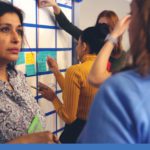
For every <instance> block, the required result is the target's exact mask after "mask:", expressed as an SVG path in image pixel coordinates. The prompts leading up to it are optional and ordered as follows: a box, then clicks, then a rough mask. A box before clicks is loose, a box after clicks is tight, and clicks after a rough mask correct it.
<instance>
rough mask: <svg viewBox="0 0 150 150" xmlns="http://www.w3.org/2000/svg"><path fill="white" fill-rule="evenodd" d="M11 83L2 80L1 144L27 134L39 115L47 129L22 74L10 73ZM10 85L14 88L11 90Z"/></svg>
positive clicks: (0, 97) (0, 83) (0, 104)
mask: <svg viewBox="0 0 150 150" xmlns="http://www.w3.org/2000/svg"><path fill="white" fill-rule="evenodd" d="M8 74H9V83H8V82H4V81H1V80H0V143H5V142H8V141H10V140H13V139H15V138H16V137H19V136H22V135H25V134H27V131H28V128H29V126H30V124H31V122H32V120H33V118H34V117H35V115H37V116H38V117H39V119H40V122H41V124H42V126H43V129H44V128H45V118H44V115H43V114H41V112H40V108H39V106H38V104H37V102H36V100H35V99H34V97H33V96H32V93H31V91H30V87H29V85H28V84H27V81H26V79H25V76H24V74H23V73H22V72H19V71H18V72H17V73H16V72H14V71H11V72H10V71H9V72H8ZM9 84H10V85H11V87H12V88H13V90H10V89H9V88H8V87H9Z"/></svg>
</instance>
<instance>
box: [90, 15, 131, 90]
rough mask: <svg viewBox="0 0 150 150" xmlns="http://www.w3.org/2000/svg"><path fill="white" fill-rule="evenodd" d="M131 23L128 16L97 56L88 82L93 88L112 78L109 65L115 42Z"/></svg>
mask: <svg viewBox="0 0 150 150" xmlns="http://www.w3.org/2000/svg"><path fill="white" fill-rule="evenodd" d="M129 22H130V16H126V17H124V18H123V19H122V20H120V21H119V22H118V24H117V25H116V27H115V29H114V30H113V31H112V33H111V34H110V36H109V38H108V40H107V42H106V43H105V45H104V46H103V47H102V49H101V50H100V52H99V54H98V55H97V57H96V60H95V62H94V63H93V66H92V68H91V71H90V73H89V76H88V81H89V83H90V84H92V85H93V86H96V87H98V86H99V85H100V84H102V83H103V82H104V81H105V80H106V79H107V78H109V77H110V76H111V74H112V73H111V72H108V71H107V64H108V61H109V58H110V55H111V53H112V50H113V48H114V43H113V41H115V40H117V38H118V37H119V36H120V35H122V34H123V33H124V31H125V30H126V29H127V27H128V25H129Z"/></svg>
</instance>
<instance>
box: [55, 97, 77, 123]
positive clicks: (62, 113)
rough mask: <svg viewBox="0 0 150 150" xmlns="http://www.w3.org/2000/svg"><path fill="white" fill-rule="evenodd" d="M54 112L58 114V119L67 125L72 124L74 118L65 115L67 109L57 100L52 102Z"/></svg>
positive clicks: (67, 114)
mask: <svg viewBox="0 0 150 150" xmlns="http://www.w3.org/2000/svg"><path fill="white" fill-rule="evenodd" d="M52 103H53V105H54V107H55V110H56V112H57V113H58V115H59V117H60V118H61V119H62V120H63V121H64V122H65V123H67V124H70V123H72V122H73V121H74V120H75V119H76V118H75V117H71V116H70V115H69V113H67V112H68V111H67V108H66V107H65V105H64V104H62V103H61V101H60V100H59V99H58V98H55V100H54V101H52Z"/></svg>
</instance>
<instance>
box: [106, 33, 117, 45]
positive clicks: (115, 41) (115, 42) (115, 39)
mask: <svg viewBox="0 0 150 150" xmlns="http://www.w3.org/2000/svg"><path fill="white" fill-rule="evenodd" d="M105 41H110V42H111V43H112V44H113V45H116V44H117V43H118V39H117V38H114V37H112V36H111V35H110V34H108V35H107V36H106V38H105Z"/></svg>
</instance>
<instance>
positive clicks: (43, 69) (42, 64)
mask: <svg viewBox="0 0 150 150" xmlns="http://www.w3.org/2000/svg"><path fill="white" fill-rule="evenodd" d="M46 71H47V69H46V62H38V72H46Z"/></svg>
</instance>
